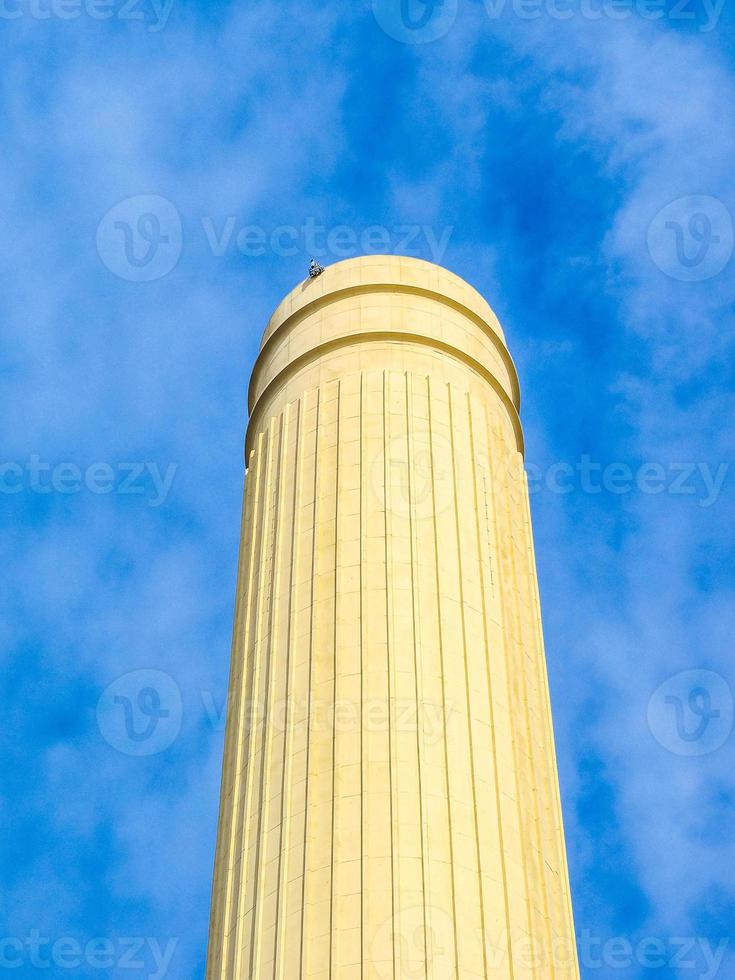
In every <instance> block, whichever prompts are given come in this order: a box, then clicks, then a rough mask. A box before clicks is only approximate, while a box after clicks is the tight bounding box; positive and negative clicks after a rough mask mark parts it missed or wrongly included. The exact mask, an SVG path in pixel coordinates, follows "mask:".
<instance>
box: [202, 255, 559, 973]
mask: <svg viewBox="0 0 735 980" xmlns="http://www.w3.org/2000/svg"><path fill="white" fill-rule="evenodd" d="M518 407H519V392H518V381H517V376H516V372H515V369H514V367H513V363H512V360H511V358H510V355H509V354H508V351H507V348H506V346H505V341H504V337H503V333H502V330H501V328H500V326H499V324H498V321H497V319H496V317H495V316H494V314H493V313H492V311H491V310H490V307H489V306H488V305H487V303H486V302H485V301H484V300H483V299H482V297H481V296H480V295H479V294H478V293H477V292H476V291H475V290H474V289H472V288H471V287H470V286H468V285H467V284H466V283H465V282H463V281H462V280H461V279H459V278H458V277H457V276H455V275H453V274H452V273H450V272H447V271H446V270H444V269H441V268H439V267H437V266H434V265H432V264H430V263H427V262H422V261H419V260H416V259H407V258H398V257H392V256H370V257H364V258H359V259H352V260H348V261H346V262H340V263H337V264H336V265H334V266H331V267H329V268H327V269H326V271H325V272H324V273H323V274H322V275H321V276H319V277H318V278H316V279H313V280H307V281H305V282H303V283H301V284H300V285H299V286H297V288H296V289H294V290H293V291H292V292H291V293H290V294H289V295H288V296H287V297H286V298H285V299H284V300H283V302H282V303H281V304H280V306H279V307H278V308H277V310H276V311H275V313H274V314H273V316H272V318H271V320H270V322H269V324H268V327H267V329H266V331H265V335H264V338H263V344H262V347H261V352H260V355H259V357H258V361H257V363H256V366H255V369H254V371H253V377H252V383H251V388H250V411H251V419H250V424H249V428H248V434H247V447H246V453H247V464H248V470H247V476H246V479H245V497H244V512H243V526H242V540H241V545H240V566H239V575H238V584H237V604H236V612H235V625H234V636H233V648H232V672H231V678H230V700H229V707H228V717H227V735H226V745H225V758H224V771H223V780H222V794H221V806H220V823H219V832H218V839H217V854H216V862H215V876H214V887H213V898H212V916H211V928H210V945H209V956H208V965H207V978H208V980H234V978H238V980H240V978H251V977H252V978H258V980H260V978H273V980H300V978H307V977H308V978H320V980H327V978H343V980H357V978H360V980H363V978H378V980H388V978H390V980H393V978H399V977H400V978H409V977H410V978H424V977H426V978H432V980H450V978H461V980H465V978H472V977H478V978H479V977H483V978H485V977H497V978H514V980H537V978H538V980H540V978H544V980H547V978H571V977H577V976H578V970H577V966H576V956H575V954H574V945H573V943H574V939H573V925H572V916H571V907H570V899H569V885H568V875H567V868H566V858H565V849H564V837H563V829H562V821H561V807H560V801H559V790H558V784H557V773H556V763H555V758H554V744H553V732H552V726H551V714H550V707H549V695H548V686H547V679H546V667H545V662H544V652H543V641H542V634H541V622H540V614H539V603H538V589H537V583H536V573H535V565H534V556H533V544H532V538H531V528H530V517H529V508H528V493H527V487H526V482H525V475H524V473H523V466H522V452H523V441H522V440H523V437H522V432H521V427H520V423H519V418H518Z"/></svg>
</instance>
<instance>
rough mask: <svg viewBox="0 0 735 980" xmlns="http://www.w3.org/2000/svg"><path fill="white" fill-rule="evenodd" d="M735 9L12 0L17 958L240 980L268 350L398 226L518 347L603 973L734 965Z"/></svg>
mask: <svg viewBox="0 0 735 980" xmlns="http://www.w3.org/2000/svg"><path fill="white" fill-rule="evenodd" d="M412 5H413V6H412ZM658 14H661V16H660V17H659V16H658ZM138 15H140V16H138ZM690 15H692V16H690ZM424 20H425V21H426V23H425V24H424V25H423V26H421V24H422V22H423V21H424ZM407 24H408V25H409V26H406V25H407ZM734 25H735V14H734V13H733V6H732V4H731V3H729V2H728V3H726V4H724V5H722V4H720V5H718V4H716V3H714V0H713V2H712V3H705V2H704V0H688V3H687V4H686V5H683V4H682V3H681V2H667V3H666V4H663V3H662V4H661V5H660V6H657V5H656V3H655V0H654V2H653V3H651V2H649V3H648V4H646V3H645V2H644V0H631V2H630V3H629V4H628V5H627V7H626V6H625V0H618V3H617V4H611V3H609V2H608V3H607V4H606V5H603V4H602V2H601V0H599V2H598V0H584V2H583V0H556V2H553V0H526V2H525V4H524V3H521V0H507V2H506V3H504V4H503V3H502V2H501V0H497V2H494V0H493V2H491V0H487V2H485V3H483V2H480V0H457V2H454V0H444V4H443V5H441V6H438V7H433V6H432V5H429V6H428V7H427V5H426V4H424V3H423V2H422V0H410V2H409V3H408V7H406V8H405V9H404V11H403V16H402V15H401V7H400V4H399V2H398V0H374V2H371V0H362V2H360V0H358V2H356V3H352V4H343V3H342V4H338V3H336V2H331V3H322V4H313V3H306V4H305V3H295V2H290V0H279V2H278V3H276V2H273V0H251V2H248V3H247V4H225V3H217V2H212V3H200V4H198V3H195V2H192V0H172V2H169V0H167V2H166V3H163V2H159V3H158V4H154V3H153V0H137V2H136V3H135V4H130V3H127V4H125V3H124V2H123V0H110V2H109V3H108V4H107V5H106V6H105V5H103V4H101V3H100V2H97V3H95V2H93V0H63V2H62V0H55V2H54V3H53V4H52V2H51V0H36V2H35V4H30V3H29V2H27V0H2V2H0V51H1V59H0V64H1V66H2V67H1V68H0V84H1V85H2V90H1V98H0V133H1V135H2V153H1V154H0V202H1V203H0V214H1V215H2V220H0V254H1V255H2V263H3V268H4V270H5V272H6V276H5V281H4V286H3V289H2V290H1V291H0V329H1V330H2V334H3V343H2V351H3V357H2V362H1V363H0V390H1V392H2V413H1V414H0V433H1V436H2V438H1V440H0V446H1V447H2V453H1V457H2V458H1V459H0V464H1V465H2V470H0V483H1V484H2V492H1V493H0V522H1V523H2V535H1V536H0V548H2V559H3V567H4V569H5V576H4V581H3V590H2V594H3V604H2V608H3V614H2V617H1V619H0V631H2V642H1V643H0V651H2V658H3V669H2V672H1V674H0V684H1V685H2V707H3V714H4V719H5V720H4V723H3V725H2V741H3V767H2V772H3V785H2V800H1V802H2V826H3V833H2V834H1V835H0V855H1V860H2V879H3V882H4V888H3V890H2V898H1V899H0V912H1V918H0V921H1V922H2V926H1V927H0V934H1V936H2V937H6V941H5V942H4V944H3V948H2V950H0V957H3V962H2V967H3V968H7V969H8V972H9V974H12V975H15V976H22V977H26V976H28V977H31V976H35V975H36V974H39V975H43V976H45V977H55V976H59V977H69V976H74V977H80V978H81V977H84V978H86V977H100V976H106V977H126V978H131V980H135V978H138V977H140V978H153V977H157V978H158V977H162V976H168V977H171V978H176V980H179V978H190V977H191V978H199V977H203V975H204V957H205V947H206V932H207V918H208V908H209V888H210V878H211V865H212V855H213V847H214V837H215V828H216V817H217V795H218V789H219V776H220V759H221V751H222V738H223V714H222V712H223V707H224V700H225V693H226V684H227V670H228V662H229V641H230V629H231V618H232V597H233V591H234V575H235V564H236V553H237V544H238V525H239V517H240V514H239V511H240V500H241V490H242V476H243V459H242V457H243V436H244V430H245V424H246V385H247V379H248V376H249V372H250V369H251V366H252V362H253V359H254V356H255V353H256V350H257V344H258V340H259V336H260V333H261V331H262V328H263V326H264V324H265V322H266V320H267V317H268V315H269V314H270V312H271V310H272V308H273V307H274V306H275V304H276V303H277V302H278V300H279V299H280V297H281V296H282V295H283V294H284V293H285V292H286V291H288V290H289V289H290V288H292V287H293V286H294V285H295V284H296V283H297V282H298V281H299V280H300V279H301V278H303V276H304V274H305V270H306V266H307V263H308V259H309V258H310V252H313V251H316V252H317V253H318V255H319V257H320V258H321V261H322V262H324V263H325V264H326V263H329V262H332V261H337V260H338V259H339V258H342V257H346V256H348V255H351V254H357V253H358V252H360V251H364V250H375V251H403V252H407V253H409V254H414V255H418V256H421V257H424V258H429V259H438V260H440V261H441V262H442V264H444V265H446V266H448V267H449V268H450V269H452V270H454V271H455V272H457V273H459V274H460V275H462V276H463V277H465V278H466V279H467V280H468V281H469V282H471V283H472V284H473V285H475V286H476V287H477V288H478V289H479V290H480V291H481V292H482V293H483V294H484V295H485V296H486V297H487V298H488V299H489V301H490V303H491V305H492V306H493V307H494V308H495V310H496V311H497V313H498V315H499V317H500V319H501V322H502V323H503V326H504V328H505V331H506V334H507V337H508V340H509V344H510V346H511V350H512V352H513V355H514V357H515V359H516V362H517V364H518V367H519V372H520V375H521V382H522V391H523V399H524V405H523V420H524V426H525V430H526V437H527V462H528V465H529V472H530V475H531V477H532V480H531V484H532V488H533V490H534V492H533V495H532V507H533V515H534V522H535V523H534V526H535V537H536V548H537V558H538V564H539V578H540V585H541V595H542V604H543V611H544V622H545V633H546V643H547V656H548V662H549V673H550V679H551V686H552V696H553V705H554V713H555V726H556V733H557V745H558V753H559V766H560V774H561V782H562V791H563V798H564V813H565V821H566V830H567V841H568V850H569V860H570V870H571V878H572V889H573V898H574V908H575V917H576V926H577V931H578V933H579V935H580V937H582V938H583V942H584V944H585V945H584V951H583V966H582V973H583V976H584V977H585V978H600V980H609V978H614V977H626V978H632V980H639V978H648V977H652V978H653V977H655V978H656V980H659V978H685V980H688V978H691V980H694V978H709V980H711V978H712V977H714V976H717V977H721V978H723V980H725V978H728V977H730V976H732V971H733V968H734V967H735V937H733V936H732V927H733V921H734V920H735V916H734V914H733V913H734V911H735V886H734V885H733V880H732V868H733V862H734V860H735V836H734V834H733V829H732V828H733V819H732V813H733V806H734V805H735V775H734V773H735V766H734V765H733V739H734V737H735V736H733V734H732V731H731V729H732V698H733V691H734V690H735V671H733V646H732V643H733V641H732V637H733V625H734V624H733V620H734V618H735V617H734V616H733V592H734V590H735V577H734V576H733V565H732V554H733V527H734V521H733V516H734V514H733V511H734V509H735V508H734V507H733V484H734V482H735V470H734V468H733V466H732V465H731V463H732V455H733V436H734V435H735V424H734V423H733V407H734V404H733V403H734V398H733V381H734V377H733V364H735V359H734V358H733V347H734V343H733V340H734V338H733V326H734V321H735V317H734V316H733V309H732V304H733V299H735V278H734V277H733V270H734V269H735V262H733V258H732V222H733V218H734V217H735V176H734V175H735V170H734V169H733V159H734V158H735V152H734V151H735V45H734V44H733V37H735V32H733V26H734ZM126 236H127V240H126ZM126 246H127V248H126ZM616 465H617V469H615V468H613V469H612V470H611V469H610V468H611V467H615V466H616ZM151 692H152V693H151ZM156 698H158V700H156ZM116 699H117V700H116ZM125 711H131V712H133V715H132V717H133V724H132V727H130V726H128V727H126V726H124V725H123V722H122V721H121V719H124V718H125V714H124V713H125ZM136 712H137V714H136ZM162 712H163V714H162ZM149 723H150V730H147V728H146V726H147V725H148V724H149ZM131 733H132V734H131ZM147 735H150V737H149V738H147V737H146V736H147ZM644 940H649V943H648V945H646V946H642V945H641V943H642V942H643V941H644ZM54 944H56V945H54ZM605 944H607V945H605ZM626 944H629V945H626Z"/></svg>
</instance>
